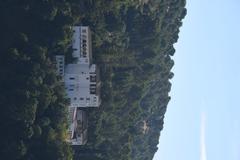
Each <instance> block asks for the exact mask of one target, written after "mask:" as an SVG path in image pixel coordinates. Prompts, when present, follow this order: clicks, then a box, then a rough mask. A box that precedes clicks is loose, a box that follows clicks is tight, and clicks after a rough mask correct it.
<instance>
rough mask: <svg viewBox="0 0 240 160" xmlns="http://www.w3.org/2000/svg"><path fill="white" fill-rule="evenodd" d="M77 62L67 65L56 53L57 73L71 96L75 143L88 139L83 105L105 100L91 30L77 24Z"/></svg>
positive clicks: (71, 132)
mask: <svg viewBox="0 0 240 160" xmlns="http://www.w3.org/2000/svg"><path fill="white" fill-rule="evenodd" d="M72 50H73V52H72V57H73V58H74V59H75V60H74V62H72V63H70V64H66V65H64V56H56V67H57V73H58V74H59V75H60V76H61V77H62V80H63V81H64V86H65V89H66V93H67V97H68V99H69V102H70V104H69V107H68V109H69V132H68V139H67V141H68V142H69V143H70V144H72V145H84V144H85V143H86V142H87V124H88V122H87V114H86V112H85V111H82V110H81V108H86V107H99V106H100V104H101V99H100V87H101V82H100V78H99V69H98V67H97V66H96V64H92V41H91V31H90V29H89V27H87V26H74V27H73V36H72Z"/></svg>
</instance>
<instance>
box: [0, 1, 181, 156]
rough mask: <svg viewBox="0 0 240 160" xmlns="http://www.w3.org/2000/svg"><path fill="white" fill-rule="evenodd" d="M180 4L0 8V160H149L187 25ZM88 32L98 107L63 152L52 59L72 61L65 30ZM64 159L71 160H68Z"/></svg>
mask: <svg viewBox="0 0 240 160" xmlns="http://www.w3.org/2000/svg"><path fill="white" fill-rule="evenodd" d="M185 3H186V2H185V0H179V1H176V0H161V1H158V0H145V1H141V0H126V1H118V0H113V1H109V0H96V1H93V0H70V1H65V0H60V1H59V0H58V1H56V0H51V1H45V0H38V1H37V0H35V1H28V0H24V1H21V2H19V1H17V0H6V1H3V2H1V4H0V17H1V20H2V25H1V26H0V28H1V30H0V32H1V34H0V35H1V37H0V41H1V47H0V53H1V54H0V66H1V67H0V73H1V75H3V76H1V77H0V90H1V95H0V105H1V107H2V108H1V109H2V111H1V113H0V129H1V131H4V132H1V133H0V134H1V147H0V159H9V160H12V159H19V160H22V159H24V160H25V159H31V160H33V159H34V160H35V159H36V160H37V159H41V160H42V159H46V160H48V159H49V160H53V159H63V160H65V159H71V157H72V156H74V157H75V159H81V160H82V159H84V160H87V159H91V160H92V159H95V160H127V159H129V160H151V159H152V158H153V155H154V153H155V152H156V150H157V143H158V139H159V136H160V131H161V130H162V128H163V119H164V114H165V112H166V108H167V104H168V102H169V100H170V97H169V95H168V93H169V91H170V89H171V83H170V82H169V80H170V79H171V78H172V77H173V73H172V72H171V68H172V67H173V65H174V62H173V60H172V59H171V56H173V55H174V52H175V49H174V47H173V44H174V43H176V42H177V40H178V33H179V28H180V27H181V25H182V19H183V18H184V16H185V15H186V9H185V8H184V7H185ZM73 25H88V26H90V28H91V30H92V31H93V34H92V36H93V56H94V62H95V63H97V64H98V65H99V66H100V69H101V81H102V100H103V103H102V105H101V107H100V108H99V109H88V114H89V118H90V119H89V125H90V126H89V130H88V133H89V136H88V139H89V140H88V143H87V145H85V146H82V147H75V148H73V151H72V149H71V148H70V147H69V146H68V145H67V144H66V143H65V141H64V139H65V136H66V130H67V117H66V115H67V110H66V106H67V104H68V102H67V100H66V96H65V93H64V89H63V87H62V86H61V84H60V83H59V77H57V75H56V72H55V67H54V64H53V61H52V59H53V58H52V57H53V56H54V55H55V54H64V55H66V56H67V57H69V55H70V54H71V50H70V49H69V44H70V42H71V26H73ZM72 152H73V154H74V155H72Z"/></svg>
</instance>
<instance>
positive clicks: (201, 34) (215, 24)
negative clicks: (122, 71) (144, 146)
mask: <svg viewBox="0 0 240 160" xmlns="http://www.w3.org/2000/svg"><path fill="white" fill-rule="evenodd" d="M187 9H188V14H187V16H186V18H185V19H184V21H183V27H182V28H181V32H180V35H179V37H180V38H179V41H178V43H177V44H176V45H175V48H176V53H175V55H174V60H175V66H174V68H173V72H174V73H175V76H174V78H173V79H172V90H171V93H170V94H171V97H172V99H171V101H170V103H169V105H168V110H167V113H166V115H165V124H164V129H163V131H162V132H161V137H160V143H159V150H158V152H157V153H156V154H155V157H154V160H240V102H239V101H240V0H187Z"/></svg>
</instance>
